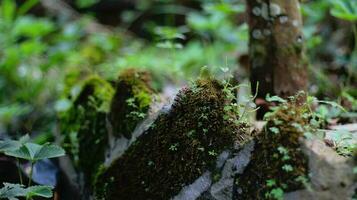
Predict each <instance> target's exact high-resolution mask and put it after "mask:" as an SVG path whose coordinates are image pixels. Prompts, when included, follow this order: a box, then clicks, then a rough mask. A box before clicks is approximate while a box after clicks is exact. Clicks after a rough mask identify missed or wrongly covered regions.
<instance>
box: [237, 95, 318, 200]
mask: <svg viewBox="0 0 357 200" xmlns="http://www.w3.org/2000/svg"><path fill="white" fill-rule="evenodd" d="M304 98H305V95H304V94H301V95H297V96H295V97H292V98H290V99H289V102H286V103H283V104H282V105H280V106H279V107H277V108H276V109H275V110H274V112H272V113H269V114H268V116H267V125H266V126H265V129H264V131H263V132H262V133H261V134H259V135H257V136H256V138H255V140H256V145H255V149H254V152H253V155H252V158H251V161H250V163H249V164H248V166H247V167H246V170H245V171H244V172H243V174H241V175H239V176H238V177H237V178H236V181H235V184H236V185H237V188H238V192H237V197H236V199H245V200H246V199H247V200H250V199H251V200H253V199H254V200H256V199H280V198H282V196H279V195H282V194H283V193H282V192H289V191H295V190H298V189H302V188H304V182H306V181H308V180H307V179H308V178H307V177H308V176H307V175H308V174H307V173H308V160H307V158H306V156H305V155H304V153H303V151H302V148H301V143H300V142H301V139H302V138H303V137H304V133H305V132H308V131H311V129H312V127H311V126H310V125H309V120H310V117H311V115H310V111H309V108H308V105H307V104H306V103H304Z"/></svg>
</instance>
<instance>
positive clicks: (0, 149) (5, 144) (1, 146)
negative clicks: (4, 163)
mask: <svg viewBox="0 0 357 200" xmlns="http://www.w3.org/2000/svg"><path fill="white" fill-rule="evenodd" d="M20 147H21V143H20V142H18V141H16V140H5V141H0V153H4V152H7V151H14V150H16V149H18V148H20Z"/></svg>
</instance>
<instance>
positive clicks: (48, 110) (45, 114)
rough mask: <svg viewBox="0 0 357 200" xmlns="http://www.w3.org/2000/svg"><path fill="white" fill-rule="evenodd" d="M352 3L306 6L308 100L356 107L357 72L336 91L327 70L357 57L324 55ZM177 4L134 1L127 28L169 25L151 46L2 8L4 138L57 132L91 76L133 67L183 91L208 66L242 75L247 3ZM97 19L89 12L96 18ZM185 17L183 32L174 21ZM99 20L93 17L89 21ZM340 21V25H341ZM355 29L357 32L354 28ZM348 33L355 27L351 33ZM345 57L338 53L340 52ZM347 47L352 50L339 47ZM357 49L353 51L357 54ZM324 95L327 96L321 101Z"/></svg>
mask: <svg viewBox="0 0 357 200" xmlns="http://www.w3.org/2000/svg"><path fill="white" fill-rule="evenodd" d="M355 1H356V0H338V1H337V0H332V1H326V0H314V1H308V2H306V3H303V4H302V13H303V16H304V28H303V32H304V35H305V42H306V48H307V56H308V57H309V59H310V63H311V72H312V73H311V74H312V76H314V79H312V84H311V85H312V86H311V88H310V90H311V94H316V95H318V96H319V97H325V96H328V97H330V98H331V99H337V100H338V101H340V103H341V102H342V101H345V100H346V101H348V102H354V103H353V106H352V107H351V108H350V109H352V110H356V107H355V102H356V96H357V91H356V89H355V88H354V87H353V80H356V77H355V73H354V70H353V68H352V67H349V69H350V68H351V69H350V70H349V71H348V74H347V75H341V77H339V80H341V82H340V84H335V83H332V82H331V79H330V77H329V75H328V73H327V71H328V70H330V68H329V67H328V66H330V65H332V64H334V65H335V64H336V63H337V64H336V66H338V67H339V68H341V69H342V68H344V67H345V66H354V67H355V66H357V64H356V65H354V64H355V63H354V62H355V60H357V59H356V57H357V56H356V55H355V54H352V53H351V52H352V50H347V51H346V52H343V53H340V51H335V52H334V53H335V54H333V56H332V58H329V59H331V60H332V61H331V62H324V61H323V60H321V59H320V58H321V53H324V52H327V51H329V49H331V45H332V49H336V48H335V46H333V45H335V43H333V42H331V43H330V42H326V41H329V38H330V37H331V35H332V34H334V32H333V30H331V27H330V25H329V24H330V19H331V16H330V13H331V14H332V15H333V16H335V18H333V19H334V20H337V21H338V22H340V21H342V20H348V21H349V23H354V26H355V20H356V18H355V17H356V5H357V3H354V2H355ZM98 2H99V0H76V1H74V3H75V4H76V6H77V7H78V8H89V7H91V6H93V5H95V4H97V3H98ZM178 2H179V1H175V0H166V1H164V0H162V1H144V0H142V1H138V2H137V4H136V8H135V10H128V11H125V12H123V13H122V15H121V16H122V23H123V24H122V26H121V28H123V27H124V29H125V28H126V27H128V26H130V24H131V23H133V22H134V21H135V20H138V18H139V17H140V16H141V15H142V14H143V13H144V12H145V11H146V10H148V9H151V10H154V13H160V14H164V16H167V20H165V21H164V22H155V21H150V22H148V23H145V24H144V25H143V26H145V27H144V28H146V29H147V30H148V31H149V33H151V34H152V38H154V40H153V41H146V40H143V39H140V38H137V37H135V36H133V35H127V34H126V33H124V32H122V29H114V30H112V31H111V32H100V31H98V32H95V33H93V32H91V33H88V31H87V30H86V27H87V26H89V23H91V22H90V20H89V19H90V18H89V17H87V16H86V15H83V16H82V18H81V19H80V20H77V21H63V20H62V19H58V18H50V17H38V16H34V15H32V14H29V13H28V11H30V10H31V8H32V7H33V6H35V5H36V3H38V0H29V1H26V3H23V4H21V5H16V3H15V1H14V0H2V1H1V2H0V47H1V48H0V91H1V92H0V134H2V133H8V134H10V135H13V136H14V135H20V134H19V133H26V132H31V133H34V134H35V135H41V134H44V135H45V137H40V136H39V138H46V140H51V137H48V135H50V134H51V132H52V130H53V129H54V128H55V126H56V115H57V114H56V112H60V111H63V110H66V108H68V106H69V105H70V103H71V101H72V100H73V98H71V97H74V96H75V95H76V93H78V91H79V90H80V82H81V81H82V80H85V78H86V77H88V76H91V75H100V76H102V77H104V78H106V79H108V80H110V81H114V80H116V78H117V75H118V72H119V71H121V70H123V69H125V68H128V67H135V68H143V69H147V70H149V71H151V72H152V74H153V76H154V86H155V87H156V88H155V89H158V90H160V89H162V87H163V86H164V83H170V84H174V85H182V83H185V82H187V81H188V80H190V79H194V78H195V77H197V76H198V75H199V72H200V68H201V67H202V66H207V68H208V70H209V71H211V73H212V74H213V75H216V76H220V75H221V74H222V73H221V69H222V68H229V70H230V71H231V72H235V71H237V69H239V67H241V66H239V63H238V62H237V60H238V55H244V54H247V53H248V40H249V34H248V26H247V24H246V22H245V16H244V11H245V1H243V0H200V1H199V0H197V1H195V2H198V3H199V4H200V8H199V9H196V8H195V9H192V8H188V7H184V6H182V5H181V4H179V3H178ZM91 14H92V13H91ZM174 14H180V15H184V20H185V23H184V25H180V26H177V25H176V24H175V23H174V21H175V20H172V19H171V18H174V17H173V16H174ZM92 17H93V16H92ZM339 20H340V21H339ZM352 27H353V26H352ZM347 28H351V27H347ZM339 48H340V47H339ZM341 48H349V47H346V46H343V47H341ZM354 49H356V47H355V48H354ZM324 95H325V96H324Z"/></svg>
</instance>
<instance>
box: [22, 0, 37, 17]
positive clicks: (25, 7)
mask: <svg viewBox="0 0 357 200" xmlns="http://www.w3.org/2000/svg"><path fill="white" fill-rule="evenodd" d="M38 2H39V0H27V1H25V2H24V3H23V4H22V5H21V7H20V8H19V10H18V15H23V14H26V13H27V12H28V11H29V10H30V9H31V8H32V7H34V6H35V5H36V4H37V3H38Z"/></svg>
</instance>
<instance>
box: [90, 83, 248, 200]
mask: <svg viewBox="0 0 357 200" xmlns="http://www.w3.org/2000/svg"><path fill="white" fill-rule="evenodd" d="M222 90H223V86H222V84H220V83H219V82H218V81H215V80H210V79H209V80H198V81H197V82H196V83H195V84H194V85H193V86H192V87H189V88H185V89H182V90H181V91H180V92H179V94H178V95H177V97H176V99H175V101H174V103H173V104H172V107H171V108H170V110H169V111H167V112H163V113H161V114H160V115H159V116H158V118H157V119H156V121H155V122H154V124H153V126H151V127H150V128H149V129H148V130H147V131H146V132H145V133H144V134H142V135H141V136H140V137H139V138H138V139H137V141H136V142H135V143H134V144H133V145H131V146H130V147H129V149H128V150H127V151H126V152H125V154H124V155H123V156H122V157H120V158H119V159H117V160H115V161H114V162H113V163H112V164H111V165H110V166H109V167H108V168H107V169H105V170H103V171H102V174H101V175H99V176H98V181H97V183H96V195H97V198H99V199H100V198H103V199H108V200H110V199H139V200H140V199H170V198H171V197H173V196H174V195H176V194H177V193H178V192H179V191H180V190H181V188H182V187H183V186H185V185H188V184H191V183H192V182H193V181H194V180H195V179H197V178H198V177H199V176H201V175H202V174H203V173H204V172H205V171H207V170H210V169H214V167H215V163H216V159H217V156H218V155H219V154H220V153H221V152H222V151H223V150H226V149H232V147H233V145H234V143H235V142H237V140H239V139H238V138H241V137H240V136H242V135H247V131H246V130H245V126H244V125H243V124H237V123H234V122H233V121H232V120H225V116H227V115H229V116H232V117H233V116H236V115H235V114H234V113H231V112H230V111H229V109H228V111H227V109H224V108H225V106H226V105H229V104H230V103H231V102H230V101H229V100H227V98H226V96H225V95H224V92H223V91H222ZM241 142H242V141H241Z"/></svg>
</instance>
